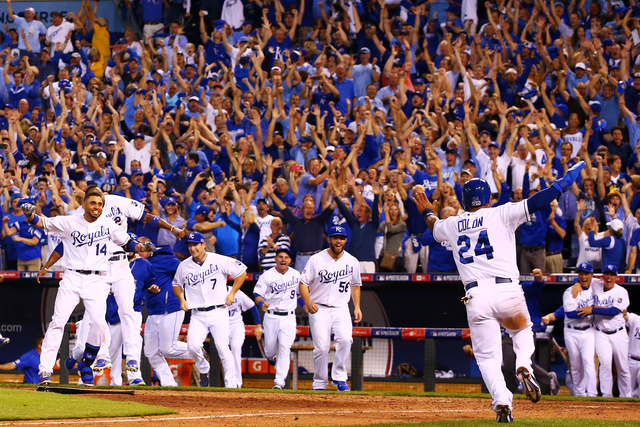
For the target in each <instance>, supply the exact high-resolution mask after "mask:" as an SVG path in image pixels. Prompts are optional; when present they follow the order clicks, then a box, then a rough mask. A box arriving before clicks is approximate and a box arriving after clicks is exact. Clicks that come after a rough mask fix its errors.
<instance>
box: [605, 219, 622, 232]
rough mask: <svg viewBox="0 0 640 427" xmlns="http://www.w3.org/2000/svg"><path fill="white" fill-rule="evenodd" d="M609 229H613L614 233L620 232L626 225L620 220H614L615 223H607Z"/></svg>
mask: <svg viewBox="0 0 640 427" xmlns="http://www.w3.org/2000/svg"><path fill="white" fill-rule="evenodd" d="M607 226H608V227H611V228H612V229H613V230H614V231H620V230H622V228H623V227H624V224H623V223H622V221H620V220H619V219H617V218H616V219H614V220H613V221H609V222H608V223H607Z"/></svg>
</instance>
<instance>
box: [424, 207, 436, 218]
mask: <svg viewBox="0 0 640 427" xmlns="http://www.w3.org/2000/svg"><path fill="white" fill-rule="evenodd" d="M422 216H423V217H424V219H427V218H429V217H430V216H435V214H434V213H433V209H428V208H427V209H425V210H423V211H422Z"/></svg>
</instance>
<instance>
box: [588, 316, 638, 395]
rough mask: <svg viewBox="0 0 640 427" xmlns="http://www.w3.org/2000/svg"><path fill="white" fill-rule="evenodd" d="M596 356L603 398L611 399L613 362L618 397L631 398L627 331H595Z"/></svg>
mask: <svg viewBox="0 0 640 427" xmlns="http://www.w3.org/2000/svg"><path fill="white" fill-rule="evenodd" d="M595 335H596V338H595V341H596V354H597V355H598V360H600V370H599V376H600V391H601V392H602V395H603V396H604V397H613V362H614V361H615V362H616V369H617V371H618V390H620V397H631V374H630V373H629V335H627V330H626V329H625V328H623V329H622V330H620V331H618V332H616V333H614V334H605V333H604V332H602V331H598V330H597V329H596V332H595Z"/></svg>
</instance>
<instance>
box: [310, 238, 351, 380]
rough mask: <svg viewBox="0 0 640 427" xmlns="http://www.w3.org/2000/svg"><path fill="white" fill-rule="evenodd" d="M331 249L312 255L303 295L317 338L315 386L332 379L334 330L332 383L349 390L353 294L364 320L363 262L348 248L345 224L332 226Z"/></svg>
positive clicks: (314, 349)
mask: <svg viewBox="0 0 640 427" xmlns="http://www.w3.org/2000/svg"><path fill="white" fill-rule="evenodd" d="M328 236H329V237H328V240H329V249H325V250H323V251H322V252H319V253H317V254H315V255H313V256H312V257H311V258H309V261H308V262H307V265H306V266H305V268H304V270H303V271H302V275H301V276H300V295H301V296H302V299H303V300H304V303H305V306H306V307H307V312H308V313H309V326H310V327H311V337H312V338H313V347H314V348H313V367H314V372H313V389H314V390H326V389H327V384H328V383H329V373H328V362H329V350H330V349H331V334H332V333H333V335H334V337H335V340H336V353H335V357H334V360H333V368H332V369H331V379H332V382H331V384H332V385H333V386H334V387H336V388H337V389H338V390H339V391H349V386H348V385H347V377H348V373H347V362H348V361H349V353H350V352H351V344H352V343H353V337H352V333H353V327H352V324H351V314H350V313H349V299H351V297H353V305H354V311H353V314H354V321H355V322H356V323H358V322H361V321H362V311H360V290H361V286H362V280H361V279H360V264H359V262H358V260H357V259H356V258H355V257H354V256H353V255H351V254H349V253H348V252H347V251H345V250H344V245H345V244H346V243H347V234H346V230H345V229H344V227H340V226H334V227H331V229H330V230H329V235H328Z"/></svg>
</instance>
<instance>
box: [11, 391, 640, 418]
mask: <svg viewBox="0 0 640 427" xmlns="http://www.w3.org/2000/svg"><path fill="white" fill-rule="evenodd" d="M102 398H104V399H112V400H121V401H136V402H140V403H146V404H152V405H162V406H166V407H170V408H174V409H176V410H178V411H179V413H178V414H176V415H168V416H158V417H144V418H143V417H140V418H128V419H123V418H114V419H109V418H103V419H99V420H95V419H92V420H90V421H89V420H64V421H24V422H0V426H4V425H40V426H43V425H45V426H55V425H81V424H90V425H96V424H99V425H105V424H107V425H111V424H116V423H117V425H118V427H121V426H141V425H145V426H148V425H153V426H156V425H157V426H160V425H161V426H162V427H174V426H181V427H196V426H198V427H200V426H202V425H203V424H205V425H213V424H215V425H216V426H240V425H243V426H294V425H318V426H327V425H345V424H352V425H358V424H378V423H385V422H422V421H431V420H448V419H458V420H460V419H471V418H482V419H492V418H493V412H492V411H491V410H490V408H489V405H490V400H489V399H471V398H447V397H401V396H362V395H353V394H347V393H345V394H326V395H325V394H287V393H259V392H256V393H215V392H191V391H188V392H187V391H173V390H160V389H155V390H154V389H150V390H140V391H138V390H136V395H135V396H105V397H102ZM514 417H516V418H589V419H611V420H638V421H640V405H638V403H637V402H621V401H616V400H612V401H610V402H609V401H607V402H576V401H544V400H543V401H541V402H540V403H538V404H535V405H534V404H533V403H530V402H529V401H526V400H516V401H515V402H514ZM141 422H142V423H143V424H141Z"/></svg>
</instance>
